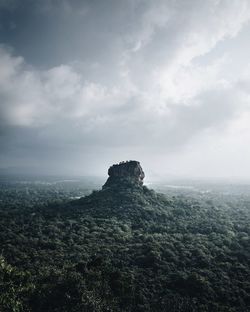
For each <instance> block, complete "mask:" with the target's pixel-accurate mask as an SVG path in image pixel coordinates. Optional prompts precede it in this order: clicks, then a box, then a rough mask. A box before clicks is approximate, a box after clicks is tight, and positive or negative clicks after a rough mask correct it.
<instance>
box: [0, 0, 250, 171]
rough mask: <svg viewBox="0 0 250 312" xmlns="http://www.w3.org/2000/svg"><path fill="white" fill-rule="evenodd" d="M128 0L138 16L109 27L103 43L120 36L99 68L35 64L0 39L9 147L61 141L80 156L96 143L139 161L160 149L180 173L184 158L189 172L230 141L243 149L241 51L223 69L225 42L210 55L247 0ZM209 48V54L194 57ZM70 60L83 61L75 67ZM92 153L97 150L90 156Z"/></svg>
mask: <svg viewBox="0 0 250 312" xmlns="http://www.w3.org/2000/svg"><path fill="white" fill-rule="evenodd" d="M65 3H67V2H65ZM132 3H133V5H134V7H135V8H136V7H137V6H140V8H141V10H139V11H140V12H139V13H140V14H138V15H136V14H135V17H136V20H134V23H132V26H130V27H129V26H128V27H123V28H122V31H121V27H120V25H118V26H117V28H118V30H117V31H116V29H114V31H113V33H112V34H111V35H110V36H111V37H112V38H113V39H112V38H111V39H110V41H111V42H112V40H113V41H114V42H122V44H121V46H119V49H117V47H116V48H114V51H113V50H112V51H113V52H114V53H113V54H112V53H111V54H110V56H108V57H109V58H110V59H109V60H108V62H106V63H105V62H104V61H103V63H102V62H99V63H98V66H96V64H97V63H96V62H93V63H91V61H90V60H85V59H84V56H83V59H82V60H78V62H74V63H72V64H62V65H58V66H54V67H50V68H47V69H38V68H36V67H35V66H34V65H33V66H31V65H30V64H29V62H28V60H24V58H23V57H20V56H18V57H16V56H14V55H13V53H11V52H10V50H8V49H7V48H6V47H5V46H2V47H1V49H0V68H1V71H0V99H1V102H0V113H1V114H0V121H1V124H2V125H3V126H2V127H1V128H0V129H1V131H2V133H3V128H4V127H5V128H6V129H9V128H11V129H12V131H11V132H9V133H8V131H7V132H5V135H4V136H2V140H3V142H5V144H6V145H8V146H9V147H10V146H12V148H13V149H14V150H15V148H16V153H17V155H18V148H20V146H26V144H27V145H28V146H29V148H28V149H31V147H32V148H33V147H34V146H35V147H36V148H35V149H37V151H39V150H44V149H48V150H51V154H53V153H54V154H56V153H55V150H57V151H60V152H59V154H63V152H62V151H64V152H65V153H66V152H67V153H68V149H69V146H70V149H72V150H73V149H74V148H75V149H79V150H80V152H81V153H83V151H84V152H86V149H87V150H88V151H87V152H86V156H84V157H89V156H87V154H88V155H89V153H90V154H92V153H95V152H96V150H97V149H99V148H100V147H101V146H102V148H103V149H105V151H106V153H109V154H110V155H111V154H112V157H114V155H121V151H122V153H124V155H126V157H129V158H135V157H133V155H136V156H137V155H140V152H141V153H142V157H144V158H145V159H147V158H148V159H149V158H150V157H152V159H154V156H153V154H154V153H155V154H158V155H159V154H160V156H157V157H158V159H160V160H161V161H163V159H164V157H166V158H167V159H169V160H171V162H172V164H173V163H174V165H173V168H175V169H176V168H177V167H178V166H179V168H182V170H183V172H184V171H185V168H184V167H185V166H188V167H189V168H190V171H189V172H188V173H189V174H192V172H193V173H194V172H195V171H196V170H198V169H197V168H198V166H200V167H202V164H207V163H209V158H210V159H213V163H214V164H215V165H214V167H216V170H217V169H218V168H217V167H218V166H219V164H220V163H221V159H222V158H223V157H225V156H226V155H227V154H228V153H231V151H232V150H233V148H234V147H233V146H237V149H238V150H242V151H243V150H244V152H245V153H246V147H245V145H244V142H243V141H242V140H241V139H238V138H239V137H240V136H242V133H243V132H247V131H248V128H247V127H245V128H240V127H239V120H240V122H242V123H243V124H245V125H247V123H248V121H249V120H250V117H249V114H248V113H247V112H248V110H249V104H248V103H249V90H250V87H249V85H250V78H249V74H248V70H247V68H248V67H247V62H248V59H246V60H245V61H246V66H245V67H246V69H245V71H242V72H240V73H237V75H228V74H227V73H228V71H229V70H230V66H232V67H234V71H235V66H236V64H235V62H237V58H236V59H235V57H234V58H231V57H230V51H228V50H226V49H225V50H223V49H222V53H221V54H220V55H216V54H215V55H212V53H213V51H214V50H215V49H216V46H217V45H219V44H220V43H222V42H229V41H232V40H234V38H237V37H238V35H239V33H240V31H241V30H242V29H243V28H245V29H248V28H249V26H247V23H248V21H249V19H250V7H249V2H248V1H244V0H242V1H236V0H232V1H230V2H229V1H226V0H221V1H219V0H218V1H217V0H211V1H206V2H201V1H198V0H193V1H184V0H179V1H159V2H158V3H157V4H156V3H155V2H153V1H146V2H144V1H132ZM70 14H71V15H72V14H74V12H73V11H72V7H71V9H70ZM121 22H122V23H125V26H127V25H126V21H121ZM119 27H120V28H119ZM248 31H250V29H248ZM86 44H87V43H86ZM121 47H122V48H121ZM104 48H105V47H104ZM95 52H96V51H95ZM249 53H250V50H249ZM209 54H211V55H212V56H211V58H210V59H208V60H205V61H203V62H202V61H197V59H199V60H200V59H202V58H204V57H205V56H206V55H209ZM101 56H102V51H100V59H101ZM105 57H106V56H105ZM117 59H118V60H119V62H117ZM105 60H106V58H105ZM77 64H85V65H86V66H83V68H82V69H80V67H78V68H77V67H76V65H77ZM243 64H244V62H243ZM248 66H249V64H248ZM93 72H94V74H93ZM105 75H106V76H105ZM242 116H243V117H242ZM15 130H17V131H16V132H15ZM13 133H15V135H14V136H13ZM243 137H244V138H246V139H247V138H248V136H247V135H245V134H244V135H243ZM6 142H7V143H6ZM17 142H18V143H17ZM223 142H224V143H223ZM226 142H227V143H226ZM231 145H232V147H231ZM208 146H209V147H208ZM213 146H214V147H213ZM218 146H221V148H218ZM10 150H11V149H10ZM180 150H181V156H178V157H177V156H176V155H178V152H179V151H180ZM6 151H7V149H6ZM218 151H219V152H218ZM27 153H28V150H27ZM48 153H49V152H48ZM218 153H220V155H219V154H218ZM231 154H232V153H231ZM130 155H131V157H130ZM147 155H148V156H147ZM171 155H173V156H171ZM206 155H207V156H206ZM249 156H250V152H249ZM5 157H6V156H5ZM36 157H38V156H37V155H36ZM50 157H53V156H51V155H50ZM54 157H55V158H56V157H59V155H58V153H57V154H56V156H54ZM100 157H101V155H100V153H99V154H98V153H97V154H96V155H95V156H94V157H93V159H94V158H96V161H97V159H99V158H100ZM103 157H104V156H103ZM107 157H108V156H107ZM157 157H155V158H156V159H157ZM172 157H173V158H172ZM174 157H176V162H175V161H174ZM185 157H186V158H185ZM214 157H215V158H216V159H217V160H218V161H217V163H216V160H215V159H214ZM5 159H6V158H5ZM178 159H179V162H178V161H177V160H178ZM192 159H193V162H192ZM228 159H229V160H228V165H227V166H226V167H225V168H226V169H227V168H229V167H230V164H232V163H234V159H233V157H231V158H230V157H229V158H228ZM93 161H94V160H93ZM181 161H182V162H183V164H185V166H184V165H182V166H180V162H181ZM238 161H239V157H236V158H235V162H238ZM187 162H190V163H189V165H188V164H187ZM157 163H160V161H159V162H157ZM198 164H200V165H198ZM156 166H158V165H156ZM211 166H212V165H211ZM208 167H209V166H208ZM234 168H237V166H236V165H235V166H234ZM249 168H250V167H249ZM168 169H169V167H168V166H167V165H165V167H164V170H165V171H167V170H168ZM226 169H222V170H221V174H225V171H226ZM158 170H159V171H160V170H163V169H162V165H160V164H159V168H158ZM176 170H177V169H176ZM235 170H236V169H235ZM249 170H250V169H249ZM177 171H178V170H177ZM199 171H200V172H201V173H202V170H200V168H199ZM211 172H212V171H211ZM214 172H215V171H214ZM218 172H220V171H219V169H218ZM204 174H207V172H206V170H204Z"/></svg>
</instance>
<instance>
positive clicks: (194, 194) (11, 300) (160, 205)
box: [0, 179, 250, 312]
mask: <svg viewBox="0 0 250 312" xmlns="http://www.w3.org/2000/svg"><path fill="white" fill-rule="evenodd" d="M97 185H98V183H96V184H93V183H92V184H91V183H90V182H89V181H85V182H83V181H81V182H74V181H63V182H60V181H59V182H53V183H51V181H50V182H48V183H41V182H37V181H35V180H30V181H27V180H25V181H22V179H20V180H18V181H17V180H15V181H14V180H13V179H12V180H11V181H10V180H8V179H1V182H0V252H1V253H0V311H1V312H12V311H13V312H31V311H35V312H42V311H47V312H52V311H53V312H59V311H60V312H64V311H65V312H66V311H67V312H79V311H86V312H108V311H112V312H115V311H121V312H135V311H136V312H137V311H138V312H140V311H141V312H147V311H156V312H157V311H170V312H208V311H209V312H210V311H214V312H247V311H250V226H249V225H250V196H249V194H248V192H247V191H245V189H244V186H242V188H241V189H242V190H243V191H242V192H239V187H238V188H237V187H236V188H235V189H236V190H237V191H236V192H235V193H233V192H232V191H230V193H229V194H228V193H227V192H224V191H223V188H222V187H220V188H216V187H214V188H213V189H212V191H206V192H205V191H190V190H188V191H187V190H185V191H182V190H181V189H177V190H176V189H173V188H172V189H171V188H166V187H164V186H163V185H155V189H156V190H158V192H157V191H154V190H152V189H151V187H150V188H148V187H147V186H142V187H130V186H126V187H120V186H117V187H114V188H109V189H101V188H100V187H97ZM230 187H232V186H230ZM93 189H94V190H93Z"/></svg>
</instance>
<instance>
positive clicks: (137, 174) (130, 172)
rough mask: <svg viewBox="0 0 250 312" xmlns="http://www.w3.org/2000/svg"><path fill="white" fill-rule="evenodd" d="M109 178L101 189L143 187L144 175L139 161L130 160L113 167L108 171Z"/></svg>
mask: <svg viewBox="0 0 250 312" xmlns="http://www.w3.org/2000/svg"><path fill="white" fill-rule="evenodd" d="M108 175H109V178H108V180H107V181H106V183H105V184H104V185H103V189H105V188H109V187H116V186H120V187H121V186H123V185H126V186H129V185H130V186H139V187H141V186H142V185H143V179H144V177H145V174H144V172H143V170H142V167H141V165H140V163H139V161H135V160H130V161H126V162H120V163H119V164H116V165H113V166H111V167H110V168H109V170H108Z"/></svg>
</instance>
